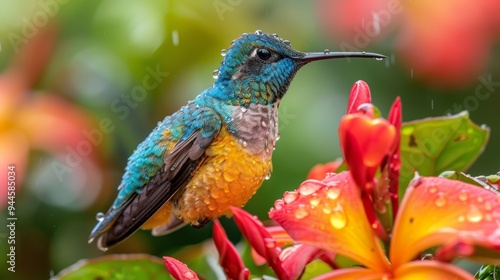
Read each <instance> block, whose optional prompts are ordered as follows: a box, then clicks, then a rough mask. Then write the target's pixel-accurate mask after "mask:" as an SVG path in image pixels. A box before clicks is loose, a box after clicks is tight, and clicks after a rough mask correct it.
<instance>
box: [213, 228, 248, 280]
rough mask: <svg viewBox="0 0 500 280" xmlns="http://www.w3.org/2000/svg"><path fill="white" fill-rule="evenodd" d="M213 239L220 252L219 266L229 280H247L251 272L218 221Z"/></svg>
mask: <svg viewBox="0 0 500 280" xmlns="http://www.w3.org/2000/svg"><path fill="white" fill-rule="evenodd" d="M213 238H214V243H215V246H216V247H217V250H218V251H219V264H220V265H221V267H222V268H224V272H225V273H226V276H227V278H228V279H234V280H236V279H238V280H245V279H248V277H249V276H250V271H249V270H248V268H246V267H245V265H244V264H243V261H242V260H241V257H240V255H239V254H238V251H237V250H236V248H235V247H234V245H233V244H232V243H231V242H230V241H229V239H228V238H227V235H226V232H225V231H224V229H223V228H222V225H221V224H220V222H219V221H218V220H215V221H214V229H213Z"/></svg>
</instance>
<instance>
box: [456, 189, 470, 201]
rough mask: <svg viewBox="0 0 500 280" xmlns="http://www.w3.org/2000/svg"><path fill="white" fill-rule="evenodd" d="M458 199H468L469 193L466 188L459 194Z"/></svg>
mask: <svg viewBox="0 0 500 280" xmlns="http://www.w3.org/2000/svg"><path fill="white" fill-rule="evenodd" d="M458 199H459V200H460V201H467V199H469V193H467V191H466V190H461V191H460V193H459V194H458Z"/></svg>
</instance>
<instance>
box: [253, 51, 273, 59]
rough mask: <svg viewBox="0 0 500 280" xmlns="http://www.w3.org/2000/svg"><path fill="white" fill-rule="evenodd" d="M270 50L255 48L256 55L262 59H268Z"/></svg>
mask: <svg viewBox="0 0 500 280" xmlns="http://www.w3.org/2000/svg"><path fill="white" fill-rule="evenodd" d="M271 55H272V54H271V51H270V50H267V49H258V50H257V57H258V58H260V59H262V60H264V61H265V60H269V59H270V58H271Z"/></svg>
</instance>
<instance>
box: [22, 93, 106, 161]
mask: <svg viewBox="0 0 500 280" xmlns="http://www.w3.org/2000/svg"><path fill="white" fill-rule="evenodd" d="M16 124H17V128H19V129H20V130H22V131H23V132H24V133H25V134H26V135H27V137H28V138H29V140H30V144H31V145H32V146H33V147H34V148H38V149H41V150H45V151H48V152H50V153H60V152H67V151H66V150H65V149H66V148H68V147H71V148H73V149H79V147H78V145H81V144H82V143H83V142H88V143H89V144H90V145H91V151H92V152H95V151H96V150H97V149H98V148H99V146H100V145H101V143H102V142H103V140H104V138H105V136H106V135H105V133H108V132H109V131H102V130H101V129H100V128H99V127H94V128H92V127H93V126H95V125H93V123H92V121H91V119H90V118H89V117H88V116H87V115H85V114H84V112H83V111H81V110H80V109H77V108H75V107H74V106H72V105H71V104H69V103H66V102H64V101H62V100H61V99H58V98H55V97H52V96H42V97H37V98H33V99H32V100H31V101H29V102H28V103H26V104H25V105H24V106H23V107H22V109H21V110H20V111H19V113H18V115H17V119H16ZM111 127H112V124H111V125H110V126H109V128H111ZM48 128H57V129H51V130H50V133H47V129H48ZM106 128H108V127H106Z"/></svg>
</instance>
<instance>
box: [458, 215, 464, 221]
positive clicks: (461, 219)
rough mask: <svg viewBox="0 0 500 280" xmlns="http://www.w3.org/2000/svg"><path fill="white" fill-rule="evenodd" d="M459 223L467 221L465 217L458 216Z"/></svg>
mask: <svg viewBox="0 0 500 280" xmlns="http://www.w3.org/2000/svg"><path fill="white" fill-rule="evenodd" d="M458 221H459V222H460V223H462V222H464V221H465V217H464V216H463V215H460V216H458Z"/></svg>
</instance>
